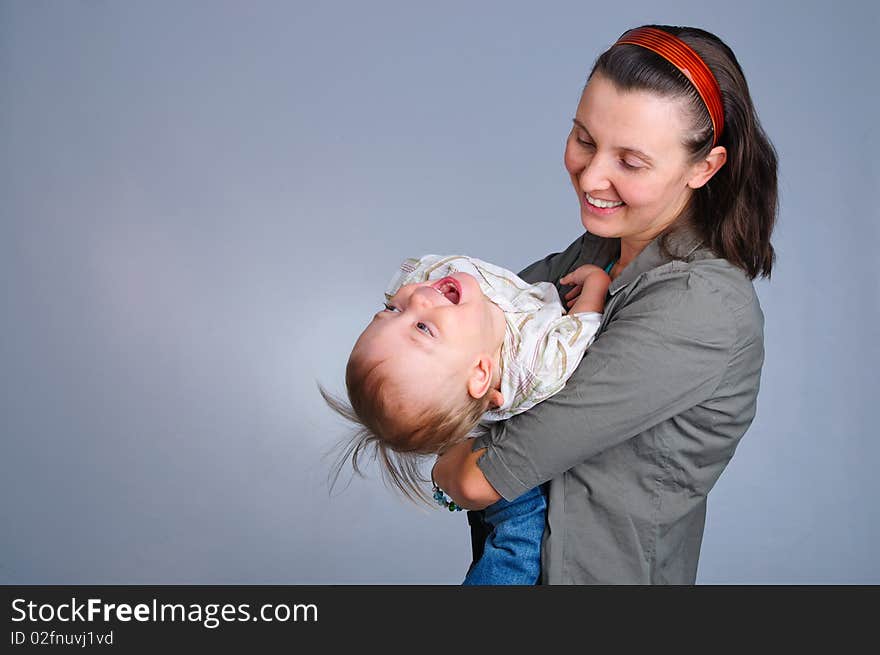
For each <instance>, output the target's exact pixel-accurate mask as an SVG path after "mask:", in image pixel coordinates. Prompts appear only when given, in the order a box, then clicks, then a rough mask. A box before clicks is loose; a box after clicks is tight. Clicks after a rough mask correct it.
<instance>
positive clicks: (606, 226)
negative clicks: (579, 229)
mask: <svg viewBox="0 0 880 655" xmlns="http://www.w3.org/2000/svg"><path fill="white" fill-rule="evenodd" d="M616 219H617V217H616V216H614V217H612V216H596V215H595V214H594V213H592V212H590V211H589V210H587V209H583V208H582V209H581V224H582V225H583V226H584V229H585V230H586V231H587V232H589V233H590V234H595V235H596V236H597V237H605V238H606V239H610V238H613V237H618V236H620V231H619V230H618V229H617V220H616Z"/></svg>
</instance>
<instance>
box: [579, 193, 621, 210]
mask: <svg viewBox="0 0 880 655" xmlns="http://www.w3.org/2000/svg"><path fill="white" fill-rule="evenodd" d="M584 196H586V198H587V202H588V203H590V204H591V205H593V206H594V207H600V208H601V209H610V208H611V207H620V206H621V205H622V204H623V202H622V201H620V200H618V201H616V202H612V201H611V200H601V199H599V198H594V197H593V196H591V195H590V194H589V193H584Z"/></svg>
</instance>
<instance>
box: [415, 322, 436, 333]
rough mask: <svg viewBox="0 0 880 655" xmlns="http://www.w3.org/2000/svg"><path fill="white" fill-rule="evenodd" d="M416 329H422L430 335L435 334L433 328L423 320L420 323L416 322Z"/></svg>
mask: <svg viewBox="0 0 880 655" xmlns="http://www.w3.org/2000/svg"><path fill="white" fill-rule="evenodd" d="M416 329H417V330H420V331H422V332H424V333H425V334H427V335H428V336H429V337H433V336H434V335H433V334H431V328H429V327H428V326H427V325H426V324H425V323H422V322H421V321H419V322H418V323H416Z"/></svg>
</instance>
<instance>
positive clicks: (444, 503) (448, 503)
mask: <svg viewBox="0 0 880 655" xmlns="http://www.w3.org/2000/svg"><path fill="white" fill-rule="evenodd" d="M434 500H435V501H437V504H438V505H440V506H441V507H446V508H447V509H449V511H450V512H460V511H461V510H462V507H460V506H459V505H456V504H455V502H454V501H452V500H449V499H447V498H446V494H445V493H443V490H442V489H441V488H440V487H438V486H437V485H436V484H435V485H434Z"/></svg>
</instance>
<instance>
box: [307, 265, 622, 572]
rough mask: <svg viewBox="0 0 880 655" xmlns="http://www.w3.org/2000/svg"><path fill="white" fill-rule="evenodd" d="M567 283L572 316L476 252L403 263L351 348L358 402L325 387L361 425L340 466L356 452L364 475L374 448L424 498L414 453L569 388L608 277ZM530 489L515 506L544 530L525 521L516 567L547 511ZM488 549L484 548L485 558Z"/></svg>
mask: <svg viewBox="0 0 880 655" xmlns="http://www.w3.org/2000/svg"><path fill="white" fill-rule="evenodd" d="M560 282H561V283H563V284H568V285H573V286H574V289H573V291H572V292H571V293H570V294H568V296H569V297H571V296H574V297H573V298H572V299H571V300H570V301H569V302H568V304H569V305H570V309H569V313H567V314H566V313H565V310H564V308H563V305H562V302H561V301H560V298H559V294H558V293H557V292H556V288H555V287H554V286H553V285H552V284H550V283H547V282H539V283H537V284H528V283H526V282H525V281H523V280H522V279H520V278H519V277H518V276H516V275H515V274H514V273H512V272H510V271H508V270H506V269H503V268H501V267H498V266H495V265H493V264H489V263H487V262H484V261H481V260H479V259H474V258H471V257H465V256H438V255H426V256H424V257H421V258H418V259H407V260H406V261H404V262H403V264H402V265H401V266H400V270H399V271H398V272H397V273H396V274H395V276H394V277H393V278H392V280H391V282H390V284H389V287H388V289H387V290H386V292H385V304H384V307H383V309H382V310H380V311H379V312H378V313H377V314H376V315H375V316H374V317H373V319H372V321H371V322H370V323H369V325H367V327H366V329H365V330H364V331H363V333H362V334H361V335H360V337H359V338H358V340H357V342H356V343H355V345H354V348H353V349H352V351H351V355H350V357H349V360H348V365H347V368H346V388H347V392H348V399H349V402H350V403H351V407H346V406H345V405H344V403H341V402H340V401H338V400H336V399H334V398H332V397H331V396H329V394H326V393H324V392H323V390H322V393H323V394H324V397H325V400H327V402H328V404H330V405H331V407H333V408H334V409H335V410H336V411H337V412H339V413H341V414H342V415H343V416H345V417H346V418H348V419H349V420H351V421H353V422H354V423H356V424H357V425H358V428H359V429H358V432H357V433H356V434H355V436H354V438H353V439H352V440H351V441H350V442H349V444H348V447H347V448H346V449H345V452H344V453H343V455H342V458H341V459H340V464H341V463H343V462H344V461H347V460H349V459H350V460H351V462H352V464H353V466H354V469H355V470H356V471H358V470H359V467H358V459H359V456H361V455H362V454H363V453H364V452H365V450H366V449H367V448H368V447H370V446H374V447H375V449H376V454H377V455H378V458H379V459H380V461H381V462H382V465H383V473H384V474H385V475H386V476H387V478H388V479H389V480H390V481H391V482H392V483H393V484H394V485H395V486H396V487H397V488H398V489H399V490H401V491H402V492H403V493H405V494H406V495H407V496H409V497H410V498H413V499H415V498H418V497H422V498H424V497H425V495H426V494H425V493H424V486H423V482H425V481H424V479H423V478H422V476H421V474H420V469H419V459H420V458H419V457H418V456H419V455H431V454H438V453H441V452H443V451H444V450H445V449H446V448H448V447H450V446H451V445H453V444H456V443H458V442H460V441H461V440H463V439H466V438H468V436H470V435H472V433H473V431H474V429H475V428H477V426H478V425H479V424H480V423H481V422H483V421H497V420H503V419H506V418H509V417H510V416H513V415H514V414H518V413H520V412H524V411H526V410H527V409H529V408H530V407H533V406H534V405H536V404H537V403H539V402H541V401H542V400H545V399H546V398H548V397H550V396H552V395H553V394H554V393H556V392H558V391H559V390H560V389H562V388H563V387H564V386H565V382H566V380H567V379H568V378H569V377H570V376H571V374H572V373H573V372H574V370H575V369H576V368H577V366H578V364H579V363H580V360H581V358H582V357H583V355H584V352H585V351H586V349H587V347H588V346H589V345H590V343H592V341H593V338H594V337H595V334H596V331H597V330H598V328H599V325H600V323H601V319H602V315H601V312H602V310H603V308H604V304H605V296H606V293H607V290H608V285H609V282H610V278H609V277H608V274H607V273H606V272H605V271H603V270H602V269H601V268H599V267H597V266H592V265H584V266H581V267H579V268H578V269H576V270H575V271H573V272H572V273H570V274H569V275H567V276H566V277H564V278H562V279H561V280H560ZM337 471H338V469H337ZM434 492H435V499H436V500H438V502H440V504H443V505H446V506H447V507H449V509H458V508H457V507H456V506H455V505H454V504H453V503H451V502H449V501H446V500H445V497H444V496H443V494H442V492H441V491H439V490H438V489H437V488H436V487H435V489H434ZM525 496H526V498H524V497H521V498H520V499H517V500H516V501H513V503H528V504H529V508H525V507H523V508H521V509H523V510H524V511H525V512H526V513H530V514H532V515H533V517H534V519H533V523H534V520H535V519H537V520H539V522H540V525H538V524H537V523H535V524H534V525H533V526H532V528H530V529H531V530H532V532H533V533H534V532H535V531H537V535H535V534H531V535H530V537H529V538H530V539H531V541H532V546H535V544H536V548H534V547H533V548H532V551H533V552H532V553H531V555H529V557H528V558H527V557H520V556H517V557H515V558H514V559H516V560H517V561H516V562H513V563H512V565H513V566H515V567H519V568H522V567H523V566H524V563H523V562H524V560H525V559H529V558H531V560H532V562H533V563H534V561H535V560H536V558H537V565H535V566H539V563H540V540H541V533H542V532H543V520H544V514H543V511H544V508H545V507H546V503H545V500H544V497H543V494H541V491H540V489H537V490H533V492H529V493H528V494H525ZM536 503H538V504H537V505H536ZM499 504H500V505H499ZM496 505H499V507H495V506H493V507H492V508H489V509H487V516H489V515H491V511H490V510H492V509H493V508H495V509H496V510H501V509H502V506H503V509H504V513H505V515H509V514H511V512H513V513H516V512H517V511H519V510H516V511H513V504H512V503H507V501H504V500H501V501H499V502H498V503H496ZM499 515H500V514H499ZM512 526H513V523H511V524H509V525H508V526H507V527H512ZM487 547H491V544H487ZM488 556H489V553H487V552H484V554H483V558H482V559H481V562H480V563H481V564H483V563H484V562H483V560H487V558H488ZM521 560H522V561H521ZM485 563H486V564H488V563H489V562H488V560H487V562H485ZM535 566H533V565H529V567H528V568H529V571H528V572H527V577H531V576H533V575H534V577H535V578H537V573H538V570H539V569H538V570H534V569H535ZM505 567H506V565H505V566H502V567H501V568H502V569H504V568H505ZM473 568H474V567H472V569H473ZM502 578H503V579H502ZM521 579H522V578H517V580H521ZM507 581H508V578H505V577H504V575H501V576H500V577H499V572H498V570H496V569H492V572H489V571H488V570H487V571H484V572H483V573H480V574H479V575H477V572H475V571H473V570H472V571H470V572H469V574H468V579H466V580H465V583H466V584H504V583H506V582H507ZM516 583H521V584H533V583H534V580H532V581H530V582H516Z"/></svg>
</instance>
